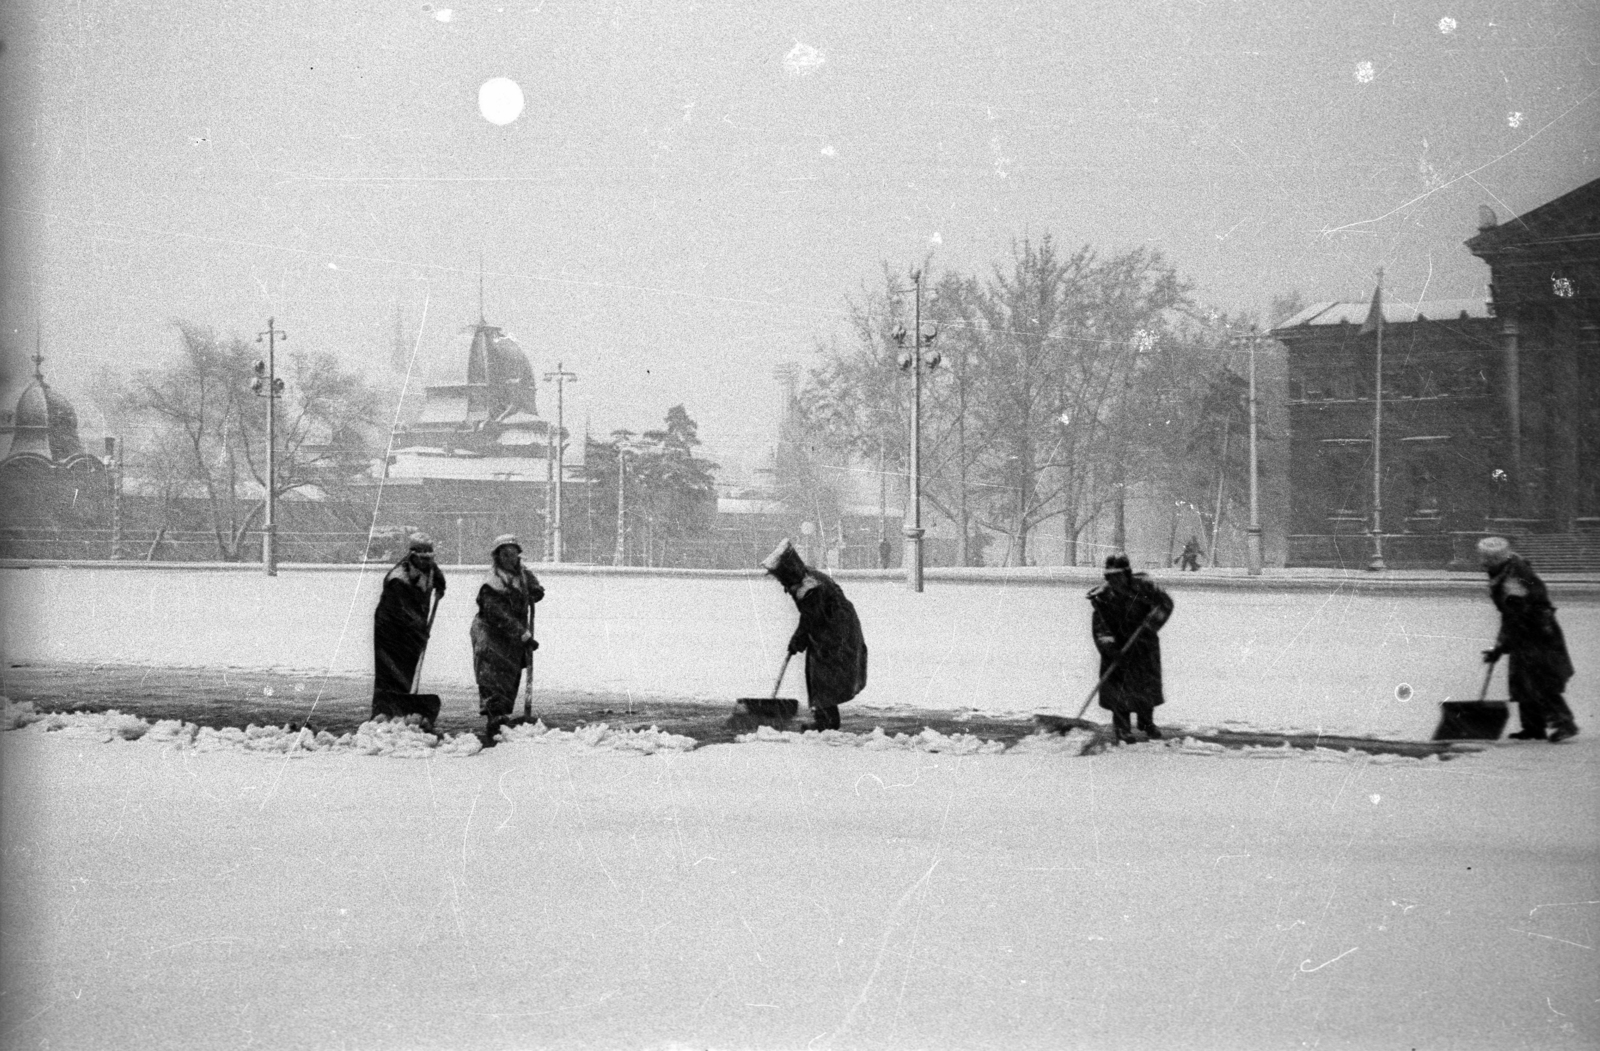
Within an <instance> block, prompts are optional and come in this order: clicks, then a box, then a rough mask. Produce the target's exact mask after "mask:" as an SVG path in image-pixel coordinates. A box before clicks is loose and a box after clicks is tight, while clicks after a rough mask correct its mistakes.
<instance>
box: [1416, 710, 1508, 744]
mask: <svg viewBox="0 0 1600 1051" xmlns="http://www.w3.org/2000/svg"><path fill="white" fill-rule="evenodd" d="M1439 709H1440V711H1439V725H1438V727H1437V728H1436V729H1435V730H1434V731H1433V739H1434V740H1435V741H1498V740H1499V739H1500V733H1501V731H1503V730H1504V729H1505V728H1506V720H1507V719H1508V718H1510V715H1511V706H1510V705H1509V704H1507V703H1506V702H1505V701H1445V702H1444V703H1443V704H1441V705H1439Z"/></svg>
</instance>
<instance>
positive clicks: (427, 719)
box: [372, 533, 444, 729]
mask: <svg viewBox="0 0 1600 1051" xmlns="http://www.w3.org/2000/svg"><path fill="white" fill-rule="evenodd" d="M443 598H444V570H442V569H440V568H439V567H438V566H437V565H435V564H434V561H433V541H432V540H430V539H428V537H427V536H425V535H423V534H421V533H417V534H414V535H413V536H412V537H411V539H410V542H409V544H408V545H407V550H406V555H405V557H404V558H402V559H401V560H400V561H399V562H396V563H395V564H394V568H392V569H390V570H389V572H388V574H387V575H386V576H385V577H384V578H383V594H382V595H381V596H380V597H379V599H378V609H377V612H376V613H374V614H373V618H372V665H373V684H372V717H373V718H374V719H376V718H377V717H378V716H380V715H384V716H388V717H389V718H391V719H401V718H404V717H405V716H407V715H420V716H422V724H423V726H424V728H426V729H432V728H433V723H434V721H435V720H436V719H438V717H439V704H438V699H437V698H436V697H432V698H431V699H430V701H429V702H428V703H424V704H421V705H420V706H419V702H418V701H416V700H415V699H414V696H415V695H414V694H413V693H412V688H413V687H414V686H415V679H416V675H417V665H418V663H420V662H421V660H422V652H423V650H425V649H426V648H427V646H428V633H429V630H430V628H431V624H430V620H431V616H430V608H431V606H430V603H431V602H435V601H438V600H441V599H443Z"/></svg>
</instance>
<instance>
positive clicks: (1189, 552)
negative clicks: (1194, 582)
mask: <svg viewBox="0 0 1600 1051" xmlns="http://www.w3.org/2000/svg"><path fill="white" fill-rule="evenodd" d="M1167 550H1169V551H1170V550H1172V549H1171V548H1168V549H1167ZM1174 561H1176V562H1177V563H1178V570H1179V572H1182V571H1183V570H1186V569H1192V570H1195V571H1197V572H1198V571H1199V569H1200V542H1199V541H1198V540H1196V539H1195V538H1194V537H1192V536H1191V537H1190V538H1189V542H1188V543H1187V544H1184V545H1183V553H1182V554H1180V555H1179V556H1178V557H1177V559H1175V560H1174Z"/></svg>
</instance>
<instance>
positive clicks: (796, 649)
mask: <svg viewBox="0 0 1600 1051" xmlns="http://www.w3.org/2000/svg"><path fill="white" fill-rule="evenodd" d="M761 568H763V569H765V570H766V571H767V572H768V573H770V574H771V575H772V576H773V578H774V579H776V580H777V581H778V583H779V584H782V585H783V590H785V591H787V592H788V593H789V597H790V598H792V599H794V604H795V607H796V608H797V609H799V611H800V623H799V625H798V626H797V627H796V628H795V629H794V634H793V635H791V636H790V637H789V655H790V656H791V657H792V656H794V655H795V654H797V653H802V652H803V653H805V655H806V697H807V699H808V702H809V703H810V705H811V710H812V711H813V712H814V713H815V714H816V724H815V725H814V726H811V727H807V729H812V730H837V729H838V728H839V705H841V704H843V703H845V702H846V701H848V700H850V699H851V698H852V697H854V696H855V695H856V694H858V693H860V692H861V691H862V690H863V689H865V688H866V685H867V640H866V639H865V638H864V637H863V636H862V634H861V620H860V618H859V617H857V616H856V608H855V606H853V605H851V604H850V600H849V599H847V598H845V596H844V591H843V589H841V588H840V587H839V585H838V584H836V583H834V580H833V578H832V577H830V576H828V575H827V574H826V573H823V572H821V571H819V570H815V569H812V568H811V567H810V566H807V565H806V564H805V561H804V560H802V559H801V557H800V553H799V552H797V551H796V550H795V549H794V545H793V544H792V543H790V542H789V541H788V540H787V539H785V540H784V541H783V542H782V543H781V544H779V545H778V547H777V549H776V550H775V551H773V552H772V554H770V555H768V556H767V559H766V561H764V562H762V563H761Z"/></svg>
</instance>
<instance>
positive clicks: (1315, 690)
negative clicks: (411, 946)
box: [0, 566, 1600, 738]
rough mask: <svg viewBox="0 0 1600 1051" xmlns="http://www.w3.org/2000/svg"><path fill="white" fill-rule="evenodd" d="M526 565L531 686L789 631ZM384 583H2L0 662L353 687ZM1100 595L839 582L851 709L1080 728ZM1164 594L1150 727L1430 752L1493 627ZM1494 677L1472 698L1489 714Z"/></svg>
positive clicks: (712, 661)
mask: <svg viewBox="0 0 1600 1051" xmlns="http://www.w3.org/2000/svg"><path fill="white" fill-rule="evenodd" d="M538 569H539V572H540V573H541V574H543V577H544V579H545V583H546V585H547V588H548V592H549V595H548V597H547V598H546V600H545V601H544V602H543V603H541V604H540V606H539V613H538V634H539V638H540V640H541V642H542V648H541V649H540V650H539V653H538V655H537V657H536V662H537V663H536V669H535V685H536V687H547V688H552V689H562V690H579V691H593V692H596V693H623V694H637V695H646V696H651V695H653V696H667V697H678V698H702V699H705V700H709V701H715V702H718V703H728V702H729V701H730V700H731V699H732V698H735V697H741V696H751V695H756V694H761V693H765V692H766V691H768V690H769V689H770V688H771V683H772V678H773V676H774V674H775V673H776V672H777V670H778V666H779V662H780V661H781V659H782V656H783V652H784V644H785V642H786V641H787V640H788V636H789V632H790V631H791V630H792V629H793V626H794V622H795V611H794V605H793V603H791V602H790V601H789V599H788V598H787V597H786V596H785V595H784V594H783V592H782V591H781V590H780V589H779V588H778V587H777V585H776V584H774V583H773V582H772V581H771V580H769V579H766V578H765V577H763V576H761V575H759V574H756V575H749V576H736V575H722V576H669V575H650V574H644V573H623V574H611V573H605V572H601V573H593V572H586V571H583V570H580V569H575V568H565V569H562V568H552V567H543V566H541V567H538ZM382 572H383V567H369V568H367V569H366V570H365V571H360V570H357V569H355V568H354V567H345V568H338V569H334V568H329V569H324V570H316V569H306V568H298V567H293V568H286V569H284V570H283V571H282V572H281V573H280V574H279V575H278V576H276V577H266V576H264V575H263V574H261V573H259V572H256V571H244V570H242V569H235V570H232V571H228V570H205V569H186V570H171V571H162V570H147V569H141V568H133V567H129V568H126V569H107V568H81V567H80V568H65V567H62V568H55V567H38V568H32V569H25V570H24V569H15V568H8V569H0V653H3V655H4V656H5V658H6V659H8V660H76V661H90V662H95V661H105V662H114V663H134V664H141V663H142V664H153V665H198V666H207V667H219V666H222V667H241V668H257V669H261V668H278V669H287V670H293V671H298V672H303V673H307V674H320V673H326V672H334V673H345V674H355V675H367V674H370V673H371V669H372V610H373V607H374V606H375V604H376V601H377V593H378V587H379V584H380V581H381V577H382ZM449 572H450V580H451V583H450V589H449V591H448V593H447V594H446V597H445V601H444V602H443V603H442V604H441V605H440V608H439V613H438V620H437V622H436V624H435V627H434V641H433V643H432V644H431V646H430V648H429V651H428V656H427V661H426V665H425V669H424V677H425V688H426V687H427V684H432V686H434V687H439V686H441V685H450V686H453V687H456V688H458V689H466V690H470V688H471V685H472V681H473V680H472V659H471V652H470V648H469V644H468V641H467V628H468V625H469V623H470V621H471V618H472V615H473V613H474V612H475V605H474V601H473V599H474V595H475V594H476V591H477V586H478V582H479V578H480V576H481V570H479V569H473V570H467V569H460V570H450V571H449ZM1096 579H1098V578H1097V577H1095V576H1094V575H1093V574H1092V573H1091V574H1082V575H1079V576H1077V577H1075V578H1072V579H1068V580H1064V581H1061V582H1058V583H1051V584H1047V585H1040V584H1038V583H1027V582H1022V581H1018V580H1009V581H1008V580H1007V579H1005V578H1003V577H997V578H995V579H990V580H986V581H983V582H974V583H955V582H949V581H945V580H940V579H937V578H930V580H929V582H928V586H927V590H926V591H925V592H923V593H922V594H920V595H918V594H913V593H911V592H909V591H907V590H906V589H905V587H904V585H903V584H901V583H899V582H898V581H894V580H886V579H847V580H845V581H844V586H845V588H846V590H847V592H848V594H849V595H850V596H851V598H852V600H853V601H854V602H855V604H856V606H857V608H858V609H859V611H860V613H861V619H862V623H863V625H864V629H865V631H866V635H867V642H868V645H869V647H870V649H871V661H870V672H869V684H868V687H867V690H866V691H865V693H863V694H862V696H861V698H860V699H859V701H858V702H857V703H858V704H859V705H862V706H873V705H877V706H887V707H894V706H910V707H926V708H942V709H960V708H973V709H978V710H981V711H986V712H1017V713H1026V712H1032V711H1043V710H1054V711H1058V712H1060V711H1064V712H1066V713H1068V714H1072V713H1075V712H1076V710H1077V708H1078V706H1079V705H1080V704H1081V703H1082V700H1083V698H1084V696H1085V694H1086V693H1087V691H1088V689H1089V686H1090V685H1092V684H1093V682H1094V679H1095V671H1096V666H1097V657H1096V655H1095V653H1094V650H1093V647H1092V646H1091V644H1090V640H1089V629H1088V621H1089V610H1088V603H1087V602H1085V601H1084V598H1083V596H1084V593H1085V591H1086V590H1087V588H1088V587H1089V586H1090V585H1091V584H1092V583H1093V582H1094V581H1095V580H1096ZM1167 580H1168V583H1169V584H1170V586H1171V588H1172V593H1173V595H1174V598H1175V599H1176V602H1177V611H1176V614H1175V615H1174V617H1173V620H1172V621H1171V622H1170V623H1169V624H1168V625H1167V627H1166V628H1165V629H1164V630H1163V631H1162V636H1161V637H1162V649H1163V658H1164V665H1165V672H1166V687H1167V698H1168V702H1169V703H1168V705H1167V707H1166V708H1165V709H1164V710H1163V712H1162V718H1163V719H1164V720H1166V721H1169V722H1175V723H1178V724H1180V725H1189V726H1196V725H1207V724H1209V725H1220V724H1222V723H1225V722H1230V721H1231V722H1233V723H1235V724H1240V725H1248V726H1252V727H1257V728H1262V729H1298V730H1319V729H1320V730H1322V731H1325V732H1328V733H1340V734H1376V735H1382V736H1395V737H1407V738H1418V737H1424V738H1425V737H1426V736H1427V735H1428V733H1429V732H1430V731H1431V730H1432V728H1433V724H1434V722H1435V721H1436V720H1437V717H1438V710H1439V708H1438V705H1439V702H1440V701H1443V700H1447V699H1451V698H1455V699H1462V698H1475V697H1477V696H1478V694H1479V691H1480V689H1481V688H1482V685H1483V666H1482V664H1481V663H1480V662H1479V652H1480V651H1481V650H1482V649H1484V648H1486V647H1487V646H1489V645H1491V644H1492V642H1493V638H1494V633H1495V629H1496V624H1497V620H1496V617H1495V613H1494V610H1493V608H1492V607H1491V606H1490V604H1489V601H1488V597H1487V594H1486V588H1485V587H1484V586H1483V584H1482V582H1481V580H1479V579H1477V578H1476V577H1471V578H1465V579H1463V578H1456V579H1455V580H1454V581H1453V582H1448V581H1446V582H1441V581H1432V582H1430V581H1418V582H1416V583H1415V585H1414V586H1402V587H1395V588H1380V589H1372V588H1370V587H1366V586H1361V584H1360V582H1356V583H1351V582H1340V581H1330V582H1326V583H1324V584H1317V583H1315V582H1306V581H1303V580H1300V581H1295V580H1285V581H1281V582H1278V583H1275V584H1269V586H1266V587H1252V588H1240V587H1236V586H1231V584H1237V583H1239V582H1238V581H1232V582H1231V584H1230V582H1228V581H1221V582H1218V581H1214V580H1209V579H1208V578H1206V577H1205V576H1204V575H1194V574H1190V575H1186V576H1185V575H1177V574H1173V575H1169V576H1168V578H1167ZM1556 601H1557V603H1558V604H1559V605H1560V607H1561V611H1560V617H1561V621H1562V623H1563V625H1564V626H1565V628H1566V631H1567V635H1568V640H1569V644H1570V645H1571V647H1572V649H1573V660H1574V663H1575V664H1576V665H1577V668H1578V674H1577V677H1576V678H1575V679H1574V680H1573V682H1572V686H1571V698H1572V701H1573V706H1574V710H1575V711H1576V713H1577V716H1578V720H1579V722H1580V723H1583V724H1585V725H1594V723H1595V721H1596V715H1597V714H1600V711H1597V704H1596V700H1597V696H1600V690H1597V689H1596V687H1595V683H1596V678H1595V677H1596V675H1597V673H1600V671H1597V670H1600V589H1597V588H1595V587H1594V586H1593V585H1590V586H1588V587H1587V588H1585V589H1581V590H1577V591H1574V592H1571V593H1567V594H1563V593H1561V592H1560V591H1558V592H1557V595H1556ZM1504 674H1505V673H1504V670H1503V668H1502V670H1501V671H1500V672H1498V673H1497V675H1496V678H1495V684H1494V686H1493V687H1492V688H1491V694H1490V695H1491V696H1500V697H1504V696H1505V690H1506V687H1505V678H1504ZM801 679H802V677H801V676H800V675H799V674H798V669H791V671H790V674H789V678H788V680H787V681H786V684H785V690H784V692H785V693H786V694H788V695H794V696H803V693H804V685H803V682H802V681H801Z"/></svg>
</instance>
